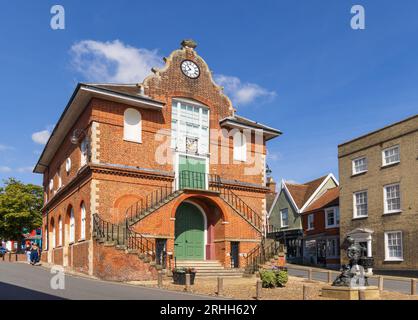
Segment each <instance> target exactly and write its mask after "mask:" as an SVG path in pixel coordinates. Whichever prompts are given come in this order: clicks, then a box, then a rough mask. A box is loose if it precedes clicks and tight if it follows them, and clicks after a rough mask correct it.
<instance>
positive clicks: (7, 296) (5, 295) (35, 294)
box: [0, 282, 66, 300]
mask: <svg viewBox="0 0 418 320" xmlns="http://www.w3.org/2000/svg"><path fill="white" fill-rule="evenodd" d="M0 299H1V300H66V299H64V298H62V297H58V296H54V295H51V294H46V293H42V292H39V291H35V290H31V289H26V288H22V287H18V286H15V285H12V284H9V283H4V282H0Z"/></svg>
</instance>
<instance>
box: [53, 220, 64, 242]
mask: <svg viewBox="0 0 418 320" xmlns="http://www.w3.org/2000/svg"><path fill="white" fill-rule="evenodd" d="M54 242H55V241H54ZM58 246H62V219H61V216H60V217H59V218H58Z"/></svg>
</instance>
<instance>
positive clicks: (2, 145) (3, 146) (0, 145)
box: [0, 144, 14, 151]
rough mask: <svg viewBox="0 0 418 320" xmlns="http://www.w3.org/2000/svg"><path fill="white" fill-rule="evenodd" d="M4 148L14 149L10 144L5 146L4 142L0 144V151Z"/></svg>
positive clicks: (4, 149)
mask: <svg viewBox="0 0 418 320" xmlns="http://www.w3.org/2000/svg"><path fill="white" fill-rule="evenodd" d="M6 150H14V148H13V147H10V146H6V145H4V144H0V151H6Z"/></svg>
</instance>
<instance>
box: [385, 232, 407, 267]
mask: <svg viewBox="0 0 418 320" xmlns="http://www.w3.org/2000/svg"><path fill="white" fill-rule="evenodd" d="M402 260H403V247H402V231H390V232H385V261H402Z"/></svg>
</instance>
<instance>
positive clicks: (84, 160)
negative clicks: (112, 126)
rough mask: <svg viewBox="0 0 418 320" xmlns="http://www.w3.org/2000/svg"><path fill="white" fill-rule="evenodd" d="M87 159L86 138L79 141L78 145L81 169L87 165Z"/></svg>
mask: <svg viewBox="0 0 418 320" xmlns="http://www.w3.org/2000/svg"><path fill="white" fill-rule="evenodd" d="M87 157H88V140H87V137H85V138H84V139H83V141H81V144H80V166H81V167H83V166H85V165H86V164H87Z"/></svg>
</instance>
